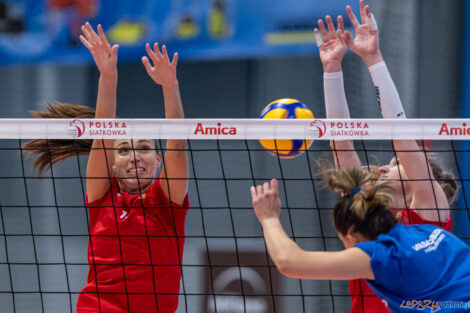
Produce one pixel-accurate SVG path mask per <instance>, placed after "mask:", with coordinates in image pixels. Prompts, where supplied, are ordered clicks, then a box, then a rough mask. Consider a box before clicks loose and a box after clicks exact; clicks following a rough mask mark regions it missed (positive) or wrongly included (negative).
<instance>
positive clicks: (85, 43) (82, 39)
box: [79, 35, 93, 52]
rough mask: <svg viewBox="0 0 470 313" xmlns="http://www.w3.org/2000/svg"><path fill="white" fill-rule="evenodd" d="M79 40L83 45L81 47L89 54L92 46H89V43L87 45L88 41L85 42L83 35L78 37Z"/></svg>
mask: <svg viewBox="0 0 470 313" xmlns="http://www.w3.org/2000/svg"><path fill="white" fill-rule="evenodd" d="M79 38H80V41H81V42H82V43H83V45H84V46H85V47H86V48H87V49H88V50H90V52H91V51H92V49H93V46H92V45H91V43H89V42H88V40H86V39H85V37H83V35H80V37H79Z"/></svg>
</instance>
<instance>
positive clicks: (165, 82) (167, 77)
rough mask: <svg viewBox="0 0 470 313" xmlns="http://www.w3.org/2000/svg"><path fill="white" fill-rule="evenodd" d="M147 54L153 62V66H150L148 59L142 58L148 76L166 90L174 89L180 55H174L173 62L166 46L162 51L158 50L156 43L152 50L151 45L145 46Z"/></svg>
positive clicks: (176, 81)
mask: <svg viewBox="0 0 470 313" xmlns="http://www.w3.org/2000/svg"><path fill="white" fill-rule="evenodd" d="M145 49H146V50H147V54H148V56H149V57H150V59H151V60H152V63H153V66H152V65H151V64H150V61H149V59H148V57H146V56H144V57H142V63H143V64H144V66H145V69H146V70H147V73H148V75H149V76H150V77H151V78H152V79H153V81H154V82H155V83H157V84H159V85H161V86H162V87H164V88H172V87H174V86H175V85H176V84H177V83H178V80H177V78H176V66H177V65H178V53H175V54H174V55H173V60H171V61H170V58H169V57H168V52H167V49H166V46H165V45H163V47H162V51H161V52H160V50H159V48H158V43H155V44H154V46H153V49H154V50H153V51H152V48H151V47H150V44H147V45H146V46H145Z"/></svg>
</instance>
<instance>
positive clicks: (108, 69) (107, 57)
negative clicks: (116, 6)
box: [80, 22, 119, 77]
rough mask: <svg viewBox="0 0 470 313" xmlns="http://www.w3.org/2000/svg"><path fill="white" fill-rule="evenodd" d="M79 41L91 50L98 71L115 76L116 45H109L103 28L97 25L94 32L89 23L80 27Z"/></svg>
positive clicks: (108, 75)
mask: <svg viewBox="0 0 470 313" xmlns="http://www.w3.org/2000/svg"><path fill="white" fill-rule="evenodd" d="M81 30H82V33H83V34H82V35H80V41H81V42H82V43H83V45H84V46H85V47H86V48H87V49H88V50H89V51H90V52H91V55H92V56H93V60H95V64H96V66H97V67H98V70H99V71H100V73H101V74H102V75H104V76H107V77H117V55H118V47H119V46H118V45H114V46H111V45H110V44H109V42H108V40H107V39H106V36H105V35H104V32H103V28H102V27H101V25H98V27H97V30H98V33H96V32H95V31H94V30H93V28H92V27H91V25H90V23H88V22H87V23H85V25H83V26H82V27H81Z"/></svg>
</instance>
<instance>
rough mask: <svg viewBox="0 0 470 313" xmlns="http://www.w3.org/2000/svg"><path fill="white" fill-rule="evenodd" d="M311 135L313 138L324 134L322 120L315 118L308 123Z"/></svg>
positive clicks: (324, 126)
mask: <svg viewBox="0 0 470 313" xmlns="http://www.w3.org/2000/svg"><path fill="white" fill-rule="evenodd" d="M310 127H311V128H312V135H313V137H314V138H321V137H323V136H325V134H326V124H325V122H323V121H320V120H315V121H313V122H311V123H310Z"/></svg>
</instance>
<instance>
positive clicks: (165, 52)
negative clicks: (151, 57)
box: [162, 45, 170, 63]
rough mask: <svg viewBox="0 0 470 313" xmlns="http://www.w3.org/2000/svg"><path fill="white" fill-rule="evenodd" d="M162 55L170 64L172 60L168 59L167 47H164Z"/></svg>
mask: <svg viewBox="0 0 470 313" xmlns="http://www.w3.org/2000/svg"><path fill="white" fill-rule="evenodd" d="M162 54H163V58H164V60H165V62H166V63H170V58H169V57H168V51H167V50H166V46H165V45H163V47H162Z"/></svg>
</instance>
